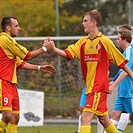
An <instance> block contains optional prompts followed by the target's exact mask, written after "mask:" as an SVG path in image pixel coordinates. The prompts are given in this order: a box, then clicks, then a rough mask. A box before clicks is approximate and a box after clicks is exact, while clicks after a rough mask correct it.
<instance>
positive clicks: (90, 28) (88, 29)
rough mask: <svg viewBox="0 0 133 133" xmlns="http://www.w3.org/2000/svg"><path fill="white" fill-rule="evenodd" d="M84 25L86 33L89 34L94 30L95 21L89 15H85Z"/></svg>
mask: <svg viewBox="0 0 133 133" xmlns="http://www.w3.org/2000/svg"><path fill="white" fill-rule="evenodd" d="M82 25H83V28H84V32H85V33H87V34H89V33H90V32H91V31H93V25H94V22H93V21H91V19H90V16H89V15H86V16H84V18H83V22H82Z"/></svg>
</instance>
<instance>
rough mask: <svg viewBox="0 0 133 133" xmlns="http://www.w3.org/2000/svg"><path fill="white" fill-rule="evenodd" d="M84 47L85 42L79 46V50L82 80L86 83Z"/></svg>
mask: <svg viewBox="0 0 133 133" xmlns="http://www.w3.org/2000/svg"><path fill="white" fill-rule="evenodd" d="M85 45H86V42H84V43H83V44H82V45H81V48H80V60H81V68H82V73H83V76H84V80H85V81H86V75H87V66H86V62H85V60H84V54H85Z"/></svg>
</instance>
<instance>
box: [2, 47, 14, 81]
mask: <svg viewBox="0 0 133 133" xmlns="http://www.w3.org/2000/svg"><path fill="white" fill-rule="evenodd" d="M15 63H16V58H14V59H10V58H8V57H7V55H6V54H5V52H4V51H3V49H2V48H1V47H0V79H4V80H7V81H9V82H12V78H13V75H14V69H16V68H15Z"/></svg>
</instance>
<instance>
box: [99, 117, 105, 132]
mask: <svg viewBox="0 0 133 133" xmlns="http://www.w3.org/2000/svg"><path fill="white" fill-rule="evenodd" d="M103 131H104V127H103V125H102V124H101V123H100V122H99V120H98V119H97V133H103Z"/></svg>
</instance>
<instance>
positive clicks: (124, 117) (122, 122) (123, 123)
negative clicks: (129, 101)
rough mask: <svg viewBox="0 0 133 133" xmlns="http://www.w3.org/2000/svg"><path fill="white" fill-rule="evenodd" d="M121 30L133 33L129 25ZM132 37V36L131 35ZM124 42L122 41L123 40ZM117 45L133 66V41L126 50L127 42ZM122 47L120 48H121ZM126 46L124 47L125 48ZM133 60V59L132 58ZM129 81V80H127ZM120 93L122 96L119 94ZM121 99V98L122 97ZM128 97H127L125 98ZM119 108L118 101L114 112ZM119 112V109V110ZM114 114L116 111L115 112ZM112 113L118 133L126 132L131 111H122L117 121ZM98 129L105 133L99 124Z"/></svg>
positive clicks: (100, 132)
mask: <svg viewBox="0 0 133 133" xmlns="http://www.w3.org/2000/svg"><path fill="white" fill-rule="evenodd" d="M120 29H126V30H129V31H130V32H131V31H132V28H131V26H129V25H127V24H124V25H121V26H120V27H119V30H120ZM129 36H130V35H129ZM127 38H131V36H130V37H127ZM121 41H122V40H121ZM117 43H118V47H120V48H122V49H123V50H124V53H123V55H124V56H125V57H126V58H127V59H128V60H129V62H130V63H131V64H132V59H131V58H130V56H131V55H130V54H131V52H130V51H132V50H131V49H133V40H132V42H131V44H130V43H127V44H128V45H126V48H124V47H125V45H124V44H125V42H124V44H123V43H122V42H119V41H117ZM121 43H122V44H123V45H122V44H121ZM119 45H120V46H119ZM123 46H124V47H123ZM132 58H133V57H132ZM120 73H121V71H118V73H117V74H116V76H115V77H114V79H113V80H112V82H115V80H116V79H117V78H118V76H119V75H120ZM126 81H127V80H126ZM129 83H130V82H127V83H126V84H129ZM121 87H123V86H121ZM126 87H129V86H126ZM131 87H132V84H131V86H130V87H129V88H127V89H129V90H130V88H131ZM121 90H122V92H123V93H124V96H125V94H126V92H125V89H124V88H123V89H121ZM119 93H120V94H119ZM120 95H121V91H118V97H119V96H120ZM120 97H121V96H120ZM125 97H126V96H125ZM117 106H119V105H118V104H117V100H116V104H115V107H114V110H117V109H118V107H117ZM126 109H127V107H126ZM118 110H119V109H118ZM113 112H114V111H113ZM113 112H112V119H111V120H112V121H113V123H114V124H115V125H116V127H117V130H118V133H122V132H124V130H125V129H126V127H127V125H128V122H129V115H130V113H131V110H130V111H129V112H125V111H122V113H121V115H120V116H119V117H120V119H119V117H118V119H119V120H118V119H117V120H115V119H116V118H113V117H116V116H114V115H115V114H114V113H113ZM98 127H100V128H99V130H98V133H103V130H104V129H103V126H102V125H101V124H100V123H98Z"/></svg>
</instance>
